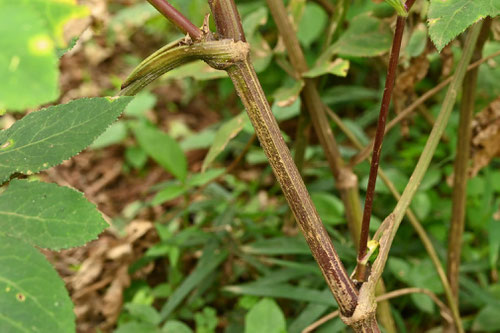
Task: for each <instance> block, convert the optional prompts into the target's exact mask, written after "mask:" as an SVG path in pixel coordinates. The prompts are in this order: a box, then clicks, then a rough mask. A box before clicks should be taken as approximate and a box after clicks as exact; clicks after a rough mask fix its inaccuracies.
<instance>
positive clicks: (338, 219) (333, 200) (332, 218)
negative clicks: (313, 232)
mask: <svg viewBox="0 0 500 333" xmlns="http://www.w3.org/2000/svg"><path fill="white" fill-rule="evenodd" d="M311 199H312V201H313V203H314V206H316V209H317V210H318V214H319V216H320V217H321V220H322V221H323V222H324V223H327V224H331V225H337V224H340V223H343V222H344V204H343V203H342V200H340V199H339V198H337V197H336V196H334V195H332V194H330V193H327V192H314V193H311Z"/></svg>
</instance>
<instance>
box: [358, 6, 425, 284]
mask: <svg viewBox="0 0 500 333" xmlns="http://www.w3.org/2000/svg"><path fill="white" fill-rule="evenodd" d="M414 1H415V0H408V1H407V2H406V3H405V7H406V11H409V10H410V8H411V6H412V5H413V3H414ZM405 23H406V17H403V16H399V15H398V18H397V21H396V31H395V33H394V39H393V41H392V48H391V55H390V58H389V67H388V69H387V77H386V80H385V88H384V94H383V96H382V103H381V105H380V113H379V118H378V123H377V131H376V133H375V140H374V143H373V154H372V161H371V164H370V175H369V178H368V186H367V189H366V199H365V208H364V210H363V220H362V223H361V237H360V239H359V247H358V259H357V262H358V264H357V266H356V279H357V280H358V281H366V278H367V268H366V264H362V262H363V261H364V259H365V258H364V257H365V256H366V244H367V242H368V237H369V234H370V230H369V229H370V218H371V215H372V208H373V196H374V195H375V182H376V180H377V170H378V166H379V163H380V153H381V151H382V142H383V140H384V134H385V123H386V121H387V114H388V112H389V106H390V104H391V97H392V90H393V88H394V82H395V80H396V71H397V67H398V60H399V51H400V50H401V41H402V40H403V31H404V28H405Z"/></svg>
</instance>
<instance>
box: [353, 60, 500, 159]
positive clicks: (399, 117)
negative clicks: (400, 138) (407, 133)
mask: <svg viewBox="0 0 500 333" xmlns="http://www.w3.org/2000/svg"><path fill="white" fill-rule="evenodd" d="M498 56H500V51H497V52H495V53H492V54H490V55H489V56H487V57H484V58H482V59H480V60H478V61H476V62H474V63H472V64H470V65H469V66H468V67H467V71H471V70H473V69H474V68H477V67H479V66H480V65H482V64H483V63H485V62H487V61H488V60H490V59H493V58H495V57H498ZM452 80H453V75H452V76H449V77H448V78H446V79H445V80H444V81H442V82H441V83H439V84H438V85H437V86H435V87H434V88H432V89H430V90H428V91H427V92H425V93H424V94H423V95H422V96H420V97H419V98H418V99H417V100H416V101H414V102H413V103H412V104H411V105H410V106H408V107H407V108H406V109H404V110H403V111H401V112H400V113H398V114H397V115H396V117H394V118H393V119H392V120H391V121H390V122H389V123H388V124H387V127H386V128H385V134H387V132H389V131H390V130H391V129H393V128H394V127H395V126H396V125H397V124H398V123H399V122H400V121H401V120H403V119H405V118H406V117H408V116H409V115H410V114H411V113H412V112H413V111H415V110H416V109H417V108H418V107H419V106H420V105H422V104H423V103H425V102H426V101H427V100H428V99H429V98H431V97H432V96H434V95H436V94H437V93H438V92H440V91H441V90H442V89H443V88H444V87H446V86H447V85H448V84H449V83H450V82H451V81H452ZM372 148H373V141H372V142H371V143H369V144H368V145H367V146H365V147H364V148H363V149H362V150H361V151H360V152H359V153H358V154H357V155H356V156H354V157H353V158H352V159H351V162H350V163H349V164H350V165H351V166H354V165H357V164H359V163H361V162H363V161H364V160H365V159H366V158H367V157H368V156H370V153H371V151H372Z"/></svg>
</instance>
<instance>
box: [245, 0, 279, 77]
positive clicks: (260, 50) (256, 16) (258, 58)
mask: <svg viewBox="0 0 500 333" xmlns="http://www.w3.org/2000/svg"><path fill="white" fill-rule="evenodd" d="M267 17H268V11H267V8H266V7H260V8H259V9H257V10H255V11H253V12H251V13H250V14H248V15H247V16H246V17H245V18H244V19H243V22H242V25H243V31H245V35H246V39H247V41H248V43H249V44H250V56H251V58H252V62H253V64H254V67H255V70H256V71H257V72H261V71H263V70H264V69H265V68H266V67H267V66H268V65H269V63H270V61H271V59H272V57H273V53H272V50H271V47H270V46H269V44H268V43H267V41H266V40H265V39H264V38H263V37H262V35H261V34H260V32H259V31H258V28H259V27H260V26H263V25H265V24H266V23H267Z"/></svg>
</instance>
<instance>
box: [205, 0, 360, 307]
mask: <svg viewBox="0 0 500 333" xmlns="http://www.w3.org/2000/svg"><path fill="white" fill-rule="evenodd" d="M209 4H210V6H211V9H212V13H213V15H214V19H215V22H216V26H217V30H218V33H219V35H220V36H222V37H223V38H239V40H244V33H243V30H242V28H241V21H240V19H239V16H238V13H237V12H236V6H235V5H234V2H233V1H232V0H213V1H210V2H209ZM219 29H220V30H219ZM226 70H227V73H228V75H229V77H230V78H231V80H232V81H233V84H234V86H235V88H236V91H237V92H238V95H239V96H240V98H241V100H242V102H243V105H244V106H245V108H246V110H247V113H248V115H249V117H250V120H251V122H252V124H253V126H254V128H255V133H256V134H257V137H258V138H259V141H260V143H261V145H262V148H263V149H264V152H265V153H266V156H267V157H268V160H269V163H270V165H271V167H272V169H273V171H274V173H275V175H276V178H277V179H278V182H279V183H280V185H281V188H282V190H283V193H284V195H285V198H286V199H287V201H288V204H289V205H290V208H291V209H292V211H293V212H294V215H295V218H296V219H297V222H298V223H299V225H300V227H301V229H302V231H303V233H304V236H305V238H306V241H307V243H308V245H309V247H310V249H311V252H312V254H313V256H314V257H315V259H316V261H317V262H318V264H319V266H320V269H321V271H322V273H323V276H324V277H325V279H326V281H327V283H328V286H329V287H330V290H331V291H332V293H333V295H334V296H335V299H336V300H337V303H338V304H339V308H340V309H341V311H342V313H343V314H345V315H346V316H350V315H351V314H352V313H354V310H355V308H356V305H357V298H358V295H357V289H356V287H355V286H354V284H353V283H352V281H351V280H350V279H349V276H348V275H347V272H346V270H345V268H344V266H343V264H342V262H341V261H340V258H339V257H338V254H337V252H336V251H335V248H334V246H333V244H332V242H331V240H330V237H329V235H328V233H327V231H326V229H325V228H324V226H323V223H322V222H321V220H320V218H319V215H318V213H317V211H316V209H315V207H314V205H313V203H312V200H311V198H310V196H309V193H308V192H307V190H306V187H305V185H304V182H303V181H302V178H301V177H300V174H299V172H298V170H297V167H296V166H295V164H294V163H293V160H292V156H291V154H290V151H289V150H288V148H287V146H286V144H285V142H284V140H283V137H282V136H281V132H280V130H279V127H278V124H277V122H276V119H275V118H274V116H273V114H272V111H271V108H270V106H269V103H268V102H267V99H266V97H265V94H264V92H263V90H262V87H261V85H260V83H259V80H258V78H257V75H256V73H255V70H254V69H253V66H252V65H251V62H250V60H249V58H248V57H247V58H246V59H245V60H242V61H238V62H236V63H235V64H234V65H232V66H230V67H229V68H227V69H226Z"/></svg>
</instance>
